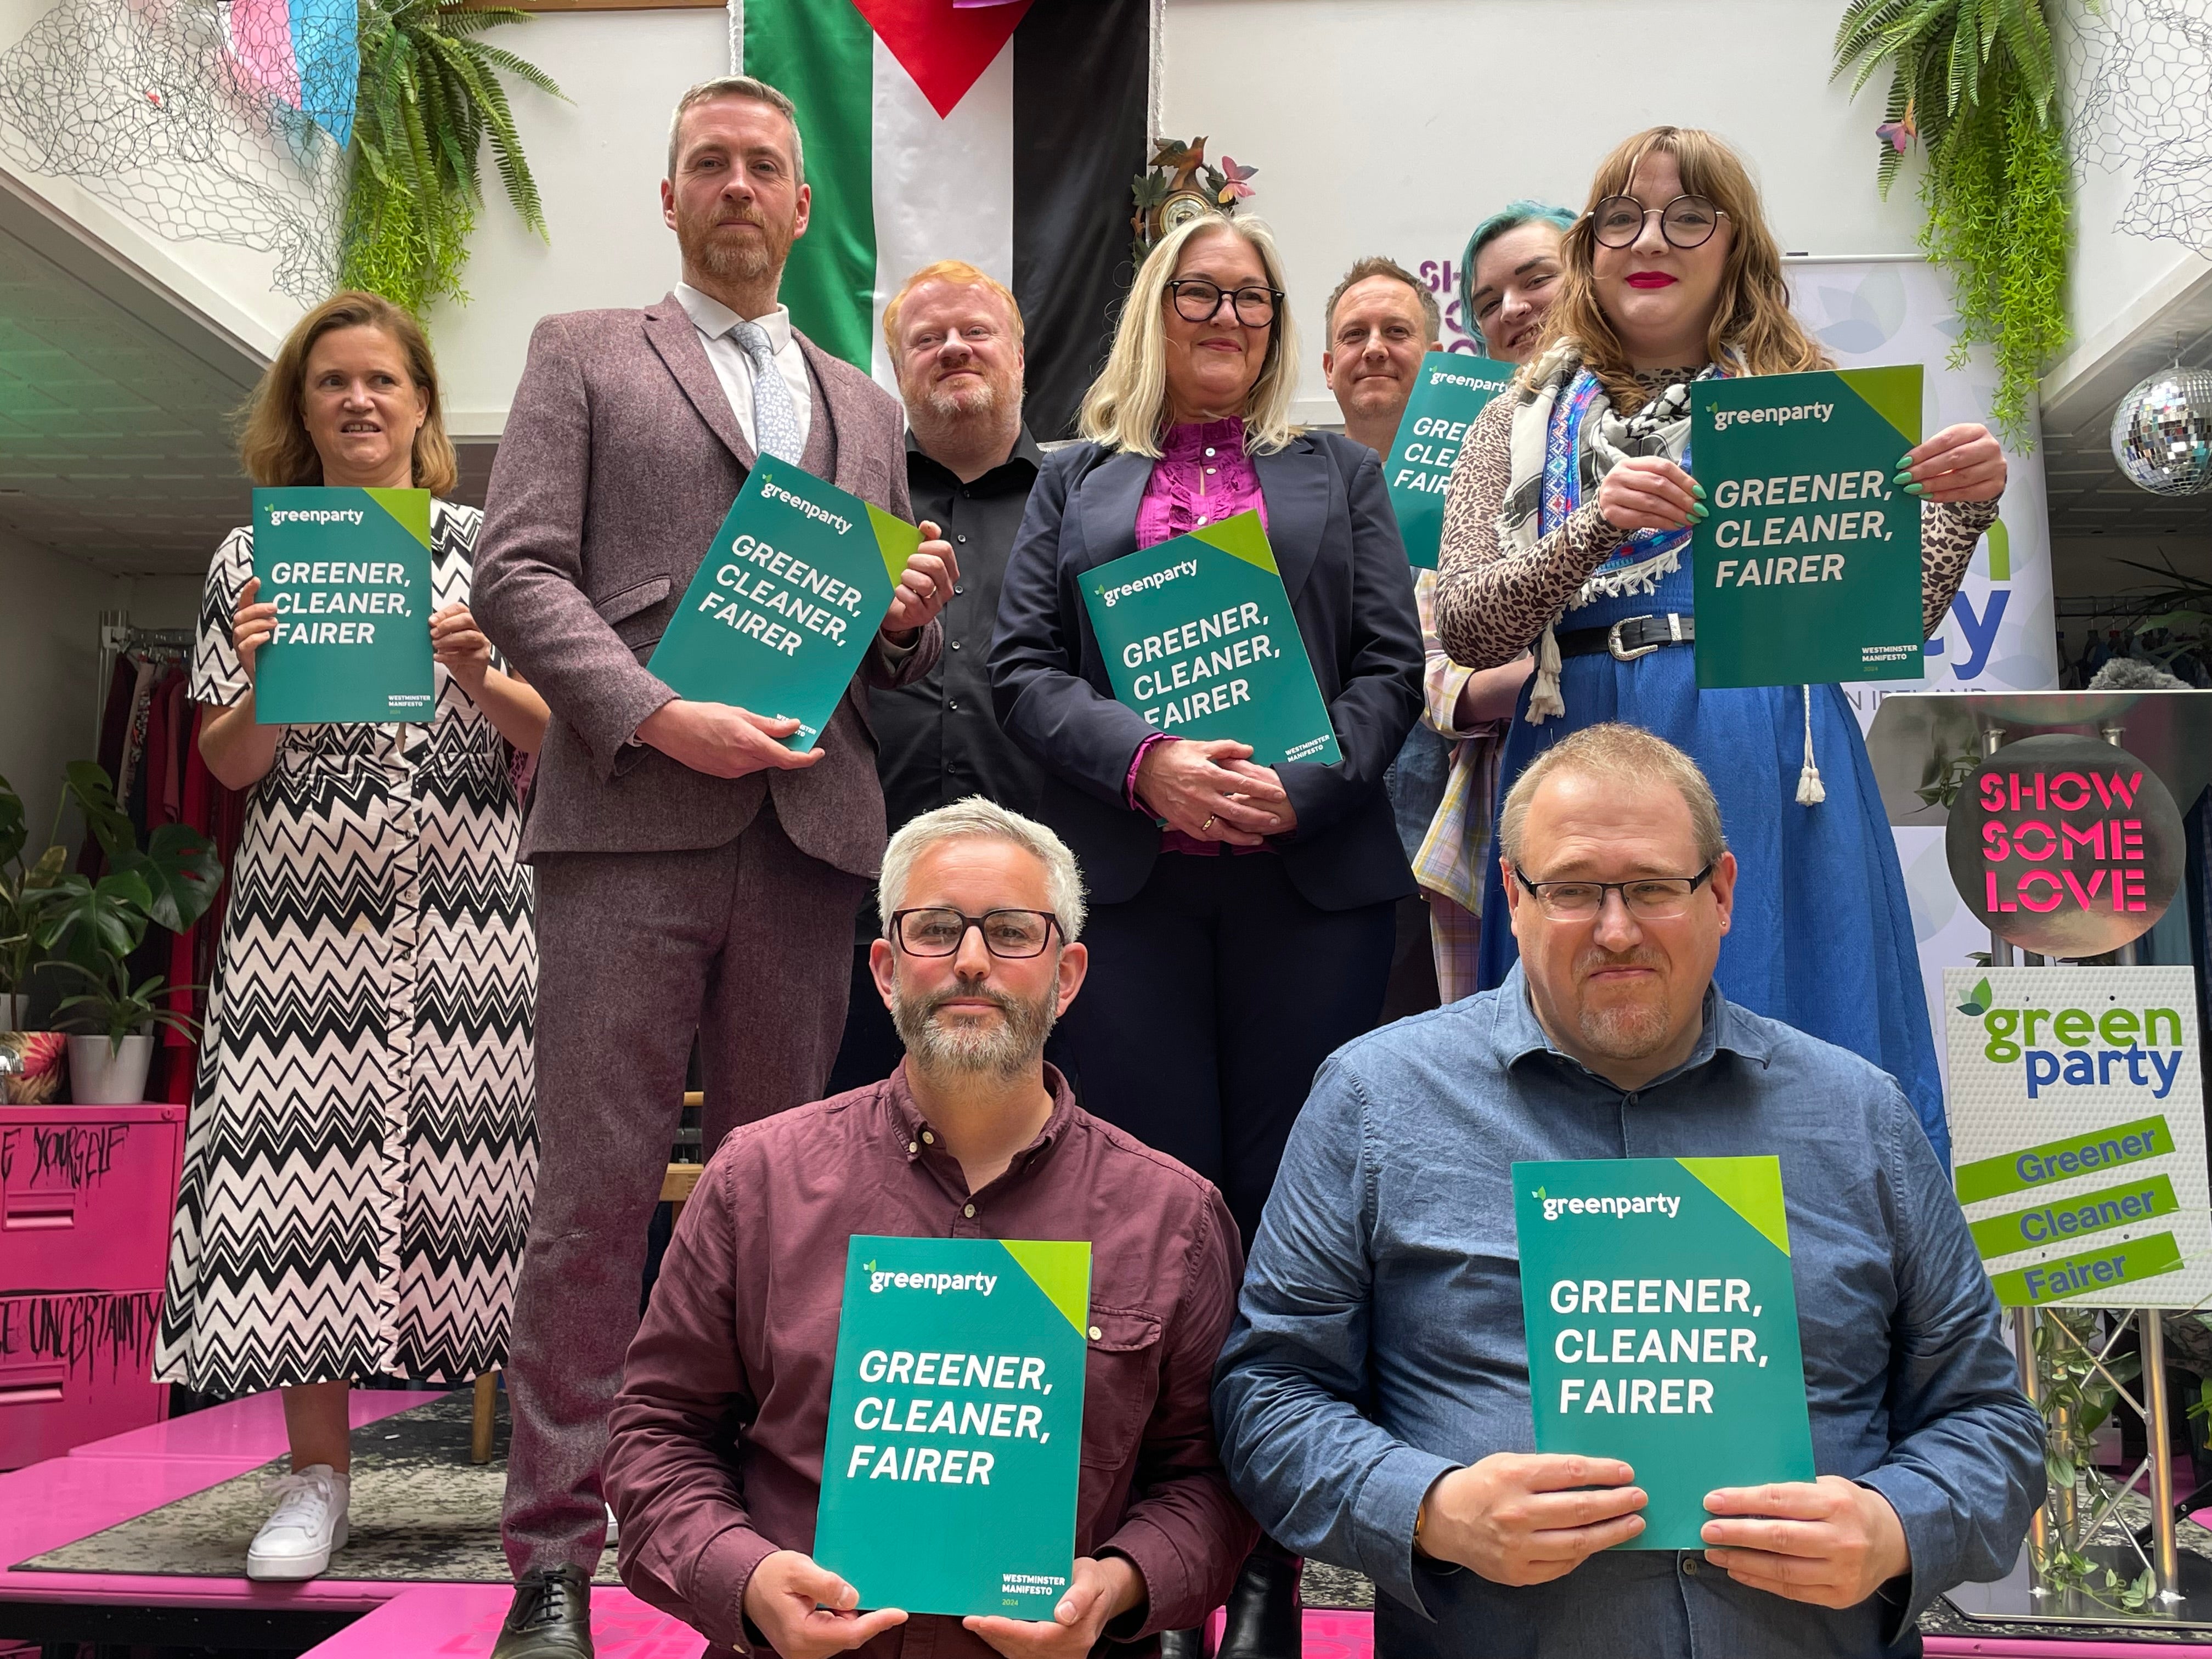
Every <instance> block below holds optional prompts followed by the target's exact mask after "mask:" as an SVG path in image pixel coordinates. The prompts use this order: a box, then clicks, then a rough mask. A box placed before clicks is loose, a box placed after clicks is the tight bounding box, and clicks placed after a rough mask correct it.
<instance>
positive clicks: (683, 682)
mask: <svg viewBox="0 0 2212 1659" xmlns="http://www.w3.org/2000/svg"><path fill="white" fill-rule="evenodd" d="M920 546H921V531H919V530H917V529H915V526H912V525H910V524H907V523H905V522H904V521H902V520H898V519H895V518H893V517H892V516H891V515H890V513H886V512H884V510H883V509H882V508H881V507H876V506H874V505H872V504H871V503H870V502H867V501H862V500H861V499H860V497H859V496H858V495H848V494H846V493H845V491H843V490H842V489H838V488H837V486H836V485H835V484H832V483H823V481H822V480H821V479H819V478H817V477H815V476H814V475H813V474H812V473H811V472H802V471H799V469H798V468H797V467H795V466H793V465H789V464H788V463H787V462H783V461H770V460H763V461H761V462H760V463H759V464H758V465H756V466H755V467H754V468H753V470H752V472H751V474H750V476H749V477H747V478H746V479H745V482H744V484H743V486H742V487H740V488H739V489H738V499H737V500H736V501H733V502H732V503H731V504H730V510H729V513H728V514H727V515H726V517H725V518H724V519H723V520H722V527H721V528H720V530H717V531H716V532H714V541H713V542H712V543H710V544H708V549H707V556H706V557H705V558H703V559H702V560H701V561H700V562H699V570H698V574H696V575H695V576H693V577H692V578H691V586H690V587H688V588H686V589H685V590H684V602H683V603H682V604H681V605H678V607H677V610H676V615H675V616H674V617H672V618H671V620H670V622H669V624H668V631H667V632H666V633H665V634H663V635H661V636H660V643H659V645H658V646H657V647H654V649H653V655H652V657H651V658H650V659H647V663H646V666H647V667H648V668H650V669H651V670H652V671H653V672H654V673H655V674H658V675H659V677H660V678H661V679H662V680H664V681H665V682H666V684H668V685H669V686H670V687H671V688H672V689H673V690H675V692H676V694H677V695H678V696H681V697H686V698H690V699H691V700H693V701H695V702H721V703H729V704H732V705H733V706H734V707H737V708H744V709H747V710H749V711H750V712H751V713H753V714H765V715H768V716H769V717H770V718H773V719H783V718H787V717H788V718H791V719H795V720H798V722H799V730H798V731H796V732H793V733H792V735H791V736H789V737H788V738H784V739H783V740H782V741H783V744H784V746H785V747H786V748H787V749H796V750H802V751H804V750H808V749H811V748H812V747H813V746H814V739H815V738H817V737H819V736H821V735H822V728H823V726H826V725H828V724H829V716H830V715H831V714H835V713H836V708H837V700H838V699H839V698H840V697H842V696H844V695H845V688H846V687H847V686H848V685H849V684H852V681H853V676H854V673H855V672H857V671H859V669H860V658H861V655H862V653H865V652H866V650H867V648H868V646H869V644H870V643H871V642H872V641H873V640H874V638H875V635H876V629H878V628H879V627H881V626H882V625H883V620H884V612H886V611H889V610H890V608H891V593H892V590H893V589H894V588H896V586H898V579H899V577H900V576H901V575H902V574H904V572H905V570H906V562H907V560H908V559H909V558H910V557H912V556H913V555H914V551H915V549H916V548H918V547H920Z"/></svg>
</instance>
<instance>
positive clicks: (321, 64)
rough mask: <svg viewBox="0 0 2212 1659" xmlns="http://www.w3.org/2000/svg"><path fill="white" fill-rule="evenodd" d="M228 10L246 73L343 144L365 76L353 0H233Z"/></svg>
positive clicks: (349, 137) (233, 40)
mask: <svg viewBox="0 0 2212 1659" xmlns="http://www.w3.org/2000/svg"><path fill="white" fill-rule="evenodd" d="M223 13H224V17H225V21H226V22H227V24H228V28H229V33H230V50H231V53H232V55H233V56H234V57H235V58H237V59H238V63H239V66H240V68H241V69H242V70H245V71H246V78H247V79H248V80H250V81H252V82H253V83H254V84H255V85H257V86H258V87H259V88H261V89H262V90H263V91H264V92H266V93H268V94H270V96H271V97H273V98H277V99H281V100H283V102H285V103H287V104H289V105H290V106H292V107H293V108H294V109H296V110H298V111H299V112H301V114H303V115H305V116H307V118H309V119H310V120H312V121H313V122H314V123H315V125H318V126H319V127H321V128H322V129H323V130H324V131H325V132H327V133H329V134H330V135H331V137H332V138H334V139H336V140H337V143H338V147H339V148H340V149H343V148H345V146H346V145H347V144H348V143H350V142H351V141H352V138H353V106H354V94H355V92H356V88H358V87H359V85H360V82H361V45H360V40H359V37H358V34H357V31H356V25H357V22H358V17H357V13H356V0H230V3H229V4H228V5H227V6H225V7H224V8H223Z"/></svg>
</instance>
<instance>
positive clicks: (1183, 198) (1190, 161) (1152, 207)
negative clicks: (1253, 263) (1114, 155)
mask: <svg viewBox="0 0 2212 1659" xmlns="http://www.w3.org/2000/svg"><path fill="white" fill-rule="evenodd" d="M1259 171H1260V169H1259V168H1257V167H1240V166H1238V165H1237V163H1236V162H1235V161H1231V159H1230V158H1229V157H1228V156H1226V155H1225V156H1223V157H1222V158H1221V165H1220V166H1218V167H1216V166H1214V165H1213V164H1212V162H1210V161H1207V160H1206V140H1205V139H1204V138H1202V137H1200V138H1193V139H1191V140H1189V141H1188V143H1186V142H1185V141H1184V140H1182V139H1181V138H1163V139H1161V140H1160V141H1159V142H1158V145H1157V146H1156V147H1155V148H1154V149H1153V151H1152V161H1151V162H1150V163H1149V164H1148V167H1147V170H1146V172H1144V173H1139V174H1138V175H1137V177H1136V179H1135V180H1134V181H1133V183H1134V188H1133V195H1134V196H1135V197H1136V209H1137V210H1136V212H1135V213H1134V214H1133V216H1131V218H1130V221H1129V226H1130V228H1131V229H1132V230H1133V231H1135V232H1136V239H1135V240H1134V241H1133V243H1132V244H1131V245H1130V248H1129V257H1130V258H1131V259H1132V260H1133V262H1134V263H1136V264H1143V263H1144V259H1145V256H1146V254H1147V253H1149V252H1151V251H1152V245H1153V244H1154V243H1156V242H1158V240H1160V239H1161V238H1162V237H1163V236H1165V235H1166V234H1168V233H1169V232H1170V231H1171V230H1173V229H1174V228H1176V226H1178V225H1180V224H1183V223H1186V222H1188V221H1189V220H1191V219H1193V218H1196V217H1198V216H1201V215H1205V214H1207V213H1212V212H1217V211H1218V212H1220V213H1225V214H1230V213H1234V212H1236V211H1237V203H1239V202H1241V201H1244V200H1247V199H1249V197H1251V195H1252V186H1251V185H1250V184H1249V183H1248V182H1247V181H1248V180H1249V179H1251V178H1252V177H1253V175H1254V174H1255V173H1258V172H1259Z"/></svg>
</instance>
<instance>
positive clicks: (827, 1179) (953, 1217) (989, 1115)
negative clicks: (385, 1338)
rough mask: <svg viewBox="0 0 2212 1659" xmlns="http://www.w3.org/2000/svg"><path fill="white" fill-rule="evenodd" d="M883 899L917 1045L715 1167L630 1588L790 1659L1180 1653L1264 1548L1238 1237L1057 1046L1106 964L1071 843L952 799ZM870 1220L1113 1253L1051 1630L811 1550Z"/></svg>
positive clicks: (641, 1361) (647, 1361)
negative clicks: (1088, 964)
mask: <svg viewBox="0 0 2212 1659" xmlns="http://www.w3.org/2000/svg"><path fill="white" fill-rule="evenodd" d="M881 895H882V897H881V904H882V910H883V915H884V937H883V938H881V939H878V940H877V941H876V945H875V949H874V957H873V960H874V967H875V975H876V983H877V985H878V987H880V989H881V990H882V993H883V996H884V1001H885V1002H886V1003H887V1004H888V1005H889V1006H890V1011H891V1018H892V1021H893V1023H894V1024H896V1027H897V1030H898V1034H899V1037H900V1040H901V1041H902V1042H904V1044H905V1045H906V1051H907V1053H906V1060H905V1062H904V1063H903V1064H902V1066H900V1068H899V1069H898V1070H897V1071H896V1072H895V1073H892V1074H891V1076H890V1078H889V1079H886V1080H885V1081H884V1082H882V1083H878V1084H875V1085H871V1086H870V1087H867V1088H865V1089H856V1090H854V1091H852V1092H851V1093H849V1094H842V1095H839V1096H837V1097H835V1098H834V1099H830V1100H824V1101H820V1102H817V1103H815V1104H813V1105H811V1106H804V1107H801V1108H799V1109H798V1110H796V1111H790V1112H784V1113H781V1114H779V1115H776V1116H774V1117H770V1118H765V1119H763V1120H762V1121H760V1122H757V1123H752V1124H748V1125H745V1126H744V1127H741V1128H738V1129H736V1130H733V1131H732V1133H730V1135H729V1136H728V1137H727V1139H725V1140H724V1141H723V1142H722V1145H721V1147H720V1150H719V1151H718V1152H715V1154H714V1158H713V1161H712V1162H710V1163H709V1164H708V1166H707V1169H706V1171H705V1173H704V1174H703V1175H702V1176H701V1177H700V1181H699V1186H698V1190H697V1191H696V1193H695V1194H693V1196H692V1199H691V1202H690V1205H689V1206H687V1207H686V1208H685V1210H684V1217H683V1219H682V1220H681V1221H680V1222H678V1224H677V1228H676V1237H675V1240H674V1242H673V1243H671V1245H670V1246H669V1249H668V1255H667V1257H666V1259H665V1261H664V1262H663V1263H662V1266H661V1269H660V1277H659V1281H658V1282H657V1283H656V1284H655V1285H654V1287H653V1304H652V1306H651V1307H650V1308H649V1309H647V1311H646V1316H645V1322H644V1325H643V1326H642V1328H641V1329H640V1330H639V1331H638V1334H637V1339H636V1340H635V1341H634V1342H633V1343H632V1344H631V1345H630V1350H629V1360H628V1363H627V1365H626V1368H625V1371H624V1376H623V1389H622V1393H621V1395H620V1396H619V1397H618V1398H617V1400H616V1401H615V1408H614V1413H613V1416H612V1418H611V1422H610V1430H611V1438H610V1439H609V1442H608V1445H607V1456H606V1484H607V1493H608V1497H609V1498H610V1499H611V1502H612V1503H613V1504H614V1508H615V1512H616V1514H617V1516H619V1517H620V1520H621V1522H622V1553H621V1567H622V1577H623V1583H626V1584H628V1585H629V1588H630V1589H631V1590H632V1591H634V1592H635V1594H636V1595H640V1596H641V1597H642V1598H644V1599H645V1600H646V1601H650V1602H652V1603H653V1605H654V1606H655V1607H661V1608H664V1609H665V1610H666V1611H667V1612H669V1613H673V1614H675V1615H676V1616H677V1617H678V1618H680V1619H682V1620H684V1621H685V1622H686V1623H688V1624H690V1625H691V1626H694V1627H695V1628H696V1629H697V1630H698V1631H699V1632H702V1634H703V1635H705V1636H706V1637H707V1638H708V1640H709V1641H710V1642H712V1643H714V1644H716V1645H717V1646H719V1647H721V1648H724V1649H728V1648H736V1649H737V1650H739V1651H740V1652H745V1653H750V1652H753V1651H755V1650H757V1648H758V1647H759V1646H760V1645H761V1644H766V1646H767V1647H769V1648H770V1649H773V1650H775V1653H777V1654H779V1655H781V1656H782V1659H824V1656H827V1655H830V1654H835V1653H842V1652H845V1651H848V1650H860V1651H861V1652H862V1653H863V1654H864V1655H866V1659H899V1656H903V1659H990V1653H991V1650H996V1651H997V1652H998V1653H999V1654H1001V1655H1004V1656H1006V1659H1080V1656H1082V1655H1085V1654H1087V1653H1089V1652H1091V1650H1093V1649H1094V1648H1096V1647H1097V1645H1098V1644H1100V1643H1101V1642H1102V1641H1112V1642H1115V1643H1117V1644H1123V1643H1135V1644H1142V1645H1143V1646H1144V1647H1146V1648H1151V1647H1154V1646H1156V1645H1157V1639H1156V1638H1158V1635H1159V1633H1160V1632H1166V1631H1185V1630H1188V1629H1189V1628H1190V1627H1192V1626H1196V1625H1199V1624H1200V1623H1201V1622H1202V1620H1204V1618H1205V1617H1206V1613H1208V1612H1209V1611H1210V1610H1211V1609H1212V1608H1213V1607H1218V1606H1219V1605H1220V1604H1221V1602H1222V1601H1223V1600H1224V1599H1225V1597H1226V1595H1227V1594H1228V1592H1229V1589H1230V1587H1231V1584H1232V1583H1234V1581H1235V1579H1236V1576H1237V1566H1238V1564H1239V1563H1241V1562H1242V1561H1243V1559H1244V1557H1245V1555H1246V1553H1248V1552H1249V1550H1250V1548H1251V1547H1252V1544H1253V1542H1254V1541H1255V1539H1256V1537H1257V1536H1258V1529H1257V1528H1255V1526H1254V1525H1253V1523H1252V1522H1251V1521H1250V1519H1249V1517H1248V1516H1246V1515H1245V1513H1244V1511H1243V1509H1242V1508H1241V1507H1239V1505H1238V1504H1237V1500H1236V1499H1235V1498H1233V1497H1231V1495H1230V1492H1229V1483H1228V1481H1227V1480H1225V1478H1224V1477H1223V1474H1222V1471H1221V1464H1220V1460H1219V1458H1218V1455H1217V1452H1216V1449H1215V1446H1214V1442H1213V1423H1212V1416H1211V1414H1210V1412H1209V1408H1208V1405H1207V1392H1208V1389H1209V1386H1210V1384H1211V1382H1212V1375H1213V1362H1214V1359H1215V1358H1216V1356H1217V1355H1218V1353H1219V1352H1220V1350H1221V1344H1222V1340H1223V1338H1224V1337H1225V1335H1226V1334H1227V1332H1228V1329H1229V1323H1230V1319H1231V1315H1232V1314H1233V1313H1234V1311H1235V1309H1236V1303H1237V1284H1238V1281H1239V1280H1240V1279H1241V1278H1242V1277H1243V1255H1242V1251H1241V1250H1240V1249H1239V1247H1238V1243H1237V1228H1236V1225H1235V1224H1234V1223H1233V1222H1231V1219H1230V1218H1229V1212H1228V1210H1227V1208H1226V1207H1225V1206H1224V1205H1223V1203H1222V1201H1221V1196H1220V1194H1218V1193H1217V1192H1216V1191H1215V1190H1214V1189H1213V1187H1212V1184H1211V1183H1210V1182H1206V1180H1204V1179H1203V1178H1201V1177H1200V1176H1197V1175H1195V1174H1194V1173H1193V1172H1192V1171H1191V1170H1188V1169H1186V1168H1184V1167H1183V1166H1182V1164H1178V1163H1176V1161H1175V1159H1173V1158H1170V1157H1168V1156H1167V1155H1166V1154H1165V1153H1164V1152H1154V1151H1153V1150H1152V1148H1151V1147H1149V1146H1146V1145H1144V1144H1143V1143H1142V1142H1141V1141H1139V1140H1135V1139H1132V1138H1131V1137H1129V1136H1128V1135H1127V1134H1124V1133H1122V1132H1121V1130H1119V1129H1116V1128H1115V1127H1112V1126H1111V1125H1109V1124H1107V1123H1104V1122H1102V1121H1099V1120H1098V1119H1097V1118H1094V1117H1092V1116H1091V1115H1090V1114H1088V1113H1087V1112H1085V1111H1084V1110H1083V1109H1081V1108H1080V1107H1079V1106H1077V1105H1076V1103H1075V1099H1074V1096H1073V1094H1072V1093H1071V1092H1070V1091H1069V1089H1068V1086H1067V1084H1066V1080H1065V1079H1062V1078H1061V1076H1060V1073H1058V1072H1057V1071H1055V1070H1054V1068H1053V1067H1051V1066H1048V1065H1046V1064H1045V1063H1044V1060H1043V1050H1044V1040H1045V1036H1046V1033H1047V1032H1048V1031H1049V1030H1051V1029H1052V1024H1053V1022H1054V1020H1055V1019H1056V1018H1059V1016H1060V1012H1062V1011H1063V1010H1064V1009H1066V1006H1067V1005H1068V1004H1069V1003H1070V1002H1072V1001H1073V1000H1074V998H1075V994H1076V992H1077V991H1078V989H1079V987H1081V985H1082V983H1083V974H1084V968H1085V951H1084V947H1083V946H1082V945H1079V944H1078V943H1077V942H1076V941H1077V939H1078V937H1079V934H1080V933H1081V932H1082V928H1083V887H1082V881H1081V878H1080V877H1079V874H1078V872H1077V871H1076V867H1075V860H1074V857H1073V854H1070V853H1069V852H1068V850H1067V848H1066V847H1065V846H1064V845H1062V844H1061V842H1060V839H1059V837H1058V836H1054V834H1053V832H1052V831H1051V830H1049V829H1046V828H1045V827H1044V826H1043V825H1042V824H1040V823H1033V822H1031V821H1030V819H1028V818H1025V817H1020V816H1018V815H1017V814H1015V813H1012V812H1009V811H1006V810H1004V809H1003V808H1001V807H998V806H995V805H992V804H991V803H989V802H987V801H985V800H982V799H974V798H971V799H968V800H964V801H962V802H959V803H957V805H951V806H946V807H942V808H939V810H938V811H933V812H927V813H924V814H923V815H922V816H921V817H918V818H916V819H915V820H914V821H913V822H912V823H908V825H907V826H906V827H905V828H904V829H902V830H900V831H899V833H898V834H897V835H896V836H893V837H892V838H891V842H890V847H889V848H886V849H885V850H884V872H883V880H882V886H881ZM1139 1038H1140V1034H1139V1033H1137V1032H1132V1033H1131V1034H1130V1040H1131V1041H1132V1042H1135V1041H1139ZM854 1233H883V1234H893V1235H899V1236H904V1237H916V1238H1037V1239H1048V1238H1049V1239H1088V1240H1090V1241H1091V1330H1090V1339H1091V1340H1090V1351H1089V1357H1088V1359H1087V1362H1086V1364H1085V1383H1084V1396H1083V1455H1082V1479H1081V1486H1080V1491H1079V1496H1078V1498H1077V1502H1076V1519H1075V1550H1076V1555H1077V1558H1078V1559H1077V1560H1076V1563H1075V1572H1074V1577H1073V1582H1072V1583H1071V1584H1070V1586H1069V1589H1068V1591H1067V1594H1066V1595H1065V1596H1063V1597H1062V1598H1061V1599H1060V1604H1059V1606H1058V1607H1056V1608H1055V1609H1054V1618H1053V1619H1052V1620H1045V1621H1038V1622H1034V1623H1031V1622H1027V1621H1024V1620H1012V1619H997V1618H969V1619H965V1620H954V1619H951V1618H948V1617H936V1616H922V1615H915V1616H913V1617H911V1618H909V1617H908V1614H906V1613H902V1612H901V1611H898V1610H896V1609H884V1610H878V1611H876V1612H872V1613H865V1614H863V1613H857V1612H855V1611H854V1604H855V1602H856V1601H857V1599H858V1598H857V1595H856V1594H855V1592H854V1589H853V1587H852V1586H851V1585H849V1584H848V1583H846V1582H845V1581H844V1580H843V1579H842V1578H840V1577H838V1576H837V1575H836V1573H834V1572H831V1571H829V1570H828V1569H826V1568H824V1567H822V1566H820V1565H817V1564H816V1563H815V1562H814V1561H813V1560H812V1559H811V1558H810V1556H809V1555H808V1553H807V1552H808V1551H809V1550H810V1549H811V1547H812V1546H813V1542H814V1514H815V1505H816V1503H817V1500H818V1498H820V1495H821V1490H822V1447H823V1438H824V1436H825V1433H826V1431H827V1428H828V1424H829V1381H830V1370H831V1365H832V1362H833V1361H834V1359H835V1358H836V1347H837V1319H838V1313H839V1309H840V1305H841V1303H842V1294H843V1284H844V1273H845V1243H846V1240H847V1238H848V1237H850V1236H851V1235H852V1234H854Z"/></svg>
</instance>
